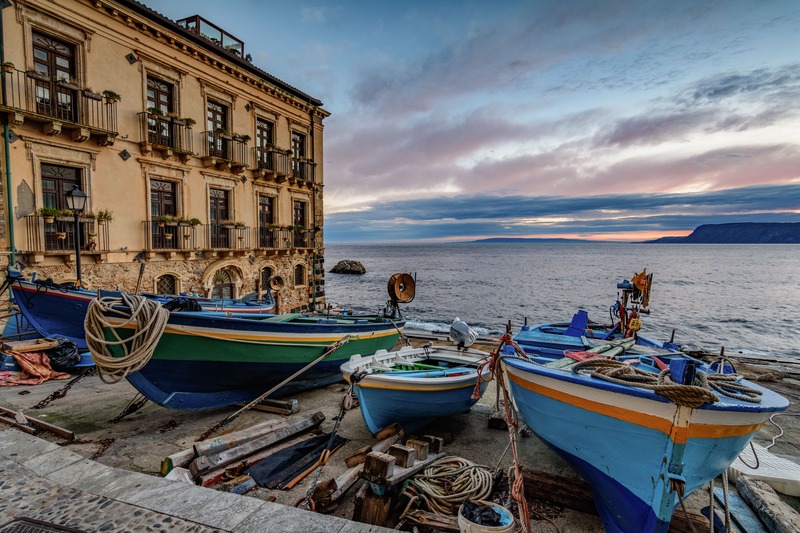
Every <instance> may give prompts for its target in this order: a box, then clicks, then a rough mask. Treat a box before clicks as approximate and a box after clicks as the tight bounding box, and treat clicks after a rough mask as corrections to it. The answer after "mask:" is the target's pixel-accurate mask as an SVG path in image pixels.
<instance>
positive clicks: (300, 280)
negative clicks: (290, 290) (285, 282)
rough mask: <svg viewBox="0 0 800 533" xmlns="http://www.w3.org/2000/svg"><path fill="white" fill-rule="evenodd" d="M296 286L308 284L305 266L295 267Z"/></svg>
mask: <svg viewBox="0 0 800 533" xmlns="http://www.w3.org/2000/svg"><path fill="white" fill-rule="evenodd" d="M294 284H295V285H305V284H306V268H305V267H304V266H303V265H296V266H295V267H294Z"/></svg>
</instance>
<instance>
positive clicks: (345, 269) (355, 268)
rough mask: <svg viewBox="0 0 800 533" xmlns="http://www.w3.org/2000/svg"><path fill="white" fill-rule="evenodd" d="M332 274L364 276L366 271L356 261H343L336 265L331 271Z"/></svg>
mask: <svg viewBox="0 0 800 533" xmlns="http://www.w3.org/2000/svg"><path fill="white" fill-rule="evenodd" d="M331 273H333V274H366V273H367V269H366V268H364V265H362V264H361V263H359V262H358V261H351V260H349V259H345V260H343V261H339V262H338V263H336V266H335V267H333V268H332V269H331Z"/></svg>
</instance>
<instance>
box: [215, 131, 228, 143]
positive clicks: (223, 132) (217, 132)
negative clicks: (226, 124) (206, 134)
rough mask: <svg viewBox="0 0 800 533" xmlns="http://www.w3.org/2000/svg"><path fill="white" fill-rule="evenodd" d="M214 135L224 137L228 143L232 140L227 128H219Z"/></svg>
mask: <svg viewBox="0 0 800 533" xmlns="http://www.w3.org/2000/svg"><path fill="white" fill-rule="evenodd" d="M214 133H215V134H216V136H217V137H222V138H223V139H225V140H226V141H230V140H231V135H230V134H229V133H228V130H226V129H225V128H217V129H216V130H214Z"/></svg>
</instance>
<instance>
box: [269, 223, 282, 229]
mask: <svg viewBox="0 0 800 533" xmlns="http://www.w3.org/2000/svg"><path fill="white" fill-rule="evenodd" d="M267 229H280V226H279V225H277V224H267Z"/></svg>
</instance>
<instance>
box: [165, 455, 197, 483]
mask: <svg viewBox="0 0 800 533" xmlns="http://www.w3.org/2000/svg"><path fill="white" fill-rule="evenodd" d="M195 457H197V454H195V453H194V448H189V449H187V450H181V451H179V452H176V453H173V454H172V455H168V456H167V457H165V458H164V459H163V460H162V461H161V475H162V476H166V475H167V474H169V472H170V470H172V469H173V468H186V467H187V466H189V463H191V462H192V461H193V460H194V458H195Z"/></svg>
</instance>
